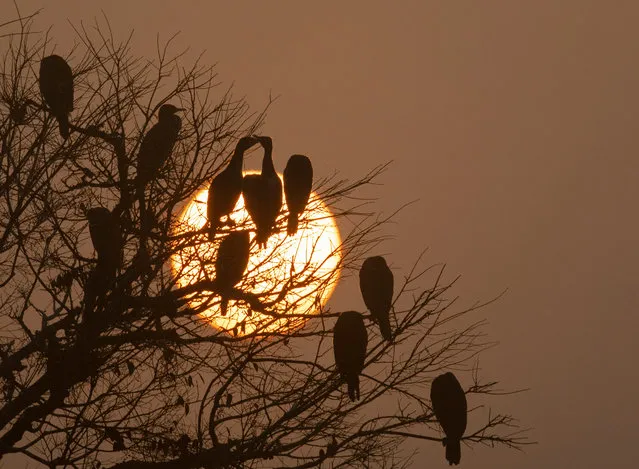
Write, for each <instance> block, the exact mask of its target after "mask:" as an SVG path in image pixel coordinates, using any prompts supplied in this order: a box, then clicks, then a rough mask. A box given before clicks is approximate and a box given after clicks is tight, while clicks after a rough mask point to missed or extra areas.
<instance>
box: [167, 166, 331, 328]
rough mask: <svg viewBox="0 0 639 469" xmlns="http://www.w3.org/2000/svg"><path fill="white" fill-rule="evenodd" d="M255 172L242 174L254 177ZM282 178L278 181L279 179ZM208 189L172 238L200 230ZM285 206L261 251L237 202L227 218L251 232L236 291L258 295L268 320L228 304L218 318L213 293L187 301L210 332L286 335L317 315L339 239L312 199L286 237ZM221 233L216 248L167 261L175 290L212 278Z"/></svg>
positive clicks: (198, 248)
mask: <svg viewBox="0 0 639 469" xmlns="http://www.w3.org/2000/svg"><path fill="white" fill-rule="evenodd" d="M255 173H257V171H245V172H244V174H255ZM281 178H282V176H281V175H280V179H281ZM207 197H208V189H203V190H201V191H199V192H198V193H197V195H196V196H195V198H194V199H193V200H192V201H191V202H190V203H189V204H188V205H187V206H186V208H185V209H184V211H183V212H182V214H181V216H180V218H179V222H178V226H177V228H176V232H175V234H176V235H181V234H185V233H188V232H193V231H198V230H201V229H202V228H204V226H205V225H206V221H207V219H206V201H207ZM287 214H288V211H287V207H286V203H284V204H283V210H282V213H281V214H280V218H279V220H280V222H279V226H280V227H283V228H282V229H281V230H280V232H279V233H276V234H273V235H272V236H271V237H270V238H269V240H268V243H267V245H266V247H265V248H264V249H259V248H258V247H257V246H256V244H255V242H254V241H253V238H254V237H255V224H254V223H253V222H252V221H251V219H250V217H249V215H248V212H247V211H246V209H245V208H244V199H243V198H242V197H240V200H239V202H238V204H237V205H236V207H235V212H234V213H233V214H232V215H231V216H232V218H233V220H234V221H235V222H236V224H237V226H242V228H243V229H249V230H250V231H251V254H250V258H249V264H248V268H247V271H246V274H245V276H244V279H243V280H242V281H241V282H240V284H238V285H237V288H239V289H241V290H242V291H244V292H247V293H249V292H250V293H252V294H254V295H258V297H259V300H260V301H261V302H262V303H263V304H265V305H267V308H266V310H267V311H268V312H270V313H272V314H268V313H259V312H256V311H251V309H250V307H249V306H248V304H246V303H245V302H243V301H235V300H231V301H230V302H229V308H228V312H227V315H226V316H222V315H221V314H220V308H219V300H220V297H219V296H216V295H213V293H209V292H204V294H201V295H197V296H193V297H192V299H191V301H190V306H191V307H193V308H202V307H203V305H205V304H208V305H209V306H208V308H206V309H205V310H204V312H202V313H201V316H202V317H203V318H205V319H206V320H208V321H209V322H210V323H211V325H213V326H214V327H216V328H219V329H222V330H226V331H233V332H234V333H235V334H250V333H253V332H259V333H264V332H275V331H280V332H281V331H287V330H290V329H296V328H299V327H301V326H302V325H303V324H304V323H305V322H306V320H307V319H308V316H309V315H314V314H318V312H319V311H320V308H321V306H322V305H324V304H325V303H326V301H328V299H329V297H330V295H331V293H332V292H333V290H334V288H335V285H336V284H337V280H338V276H339V268H338V266H339V261H340V259H341V256H340V251H339V246H340V244H341V239H340V235H339V230H338V228H337V225H336V223H335V219H334V218H333V215H332V213H331V212H330V210H329V209H328V207H327V206H326V205H325V204H324V203H323V202H322V201H321V199H320V198H319V197H318V195H317V194H315V193H314V192H312V193H311V196H310V199H309V202H308V205H307V207H306V210H305V212H304V213H303V214H302V215H301V216H300V224H299V230H298V232H297V233H296V234H295V235H294V236H287V234H286V216H287ZM230 229H233V228H229V227H225V228H224V229H222V230H220V231H219V232H218V233H217V236H216V243H210V242H208V239H207V238H206V236H205V235H202V239H203V240H204V241H203V242H201V243H199V244H196V245H195V246H193V245H190V246H187V247H184V248H183V249H181V250H180V251H179V252H178V253H176V254H175V255H173V257H172V265H173V270H174V272H175V275H176V276H177V284H178V287H184V286H187V285H189V284H192V283H195V282H198V281H202V280H205V279H213V278H215V268H214V262H215V256H216V254H217V246H218V245H219V241H220V240H221V239H222V238H223V237H224V236H225V235H226V233H227V232H228V230H230Z"/></svg>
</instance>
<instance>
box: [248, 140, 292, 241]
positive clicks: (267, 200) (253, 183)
mask: <svg viewBox="0 0 639 469" xmlns="http://www.w3.org/2000/svg"><path fill="white" fill-rule="evenodd" d="M257 139H258V141H259V142H260V143H261V144H262V147H264V159H263V160H262V173H261V174H249V175H246V176H244V181H243V183H242V193H243V194H244V204H245V205H246V210H247V211H248V213H249V215H250V216H251V219H252V220H253V223H255V227H256V229H257V236H256V238H255V239H256V241H257V244H258V245H259V246H261V247H264V246H265V245H266V241H268V238H269V236H271V234H272V233H273V229H274V225H275V222H276V220H277V216H278V215H279V213H280V210H281V209H282V181H281V180H280V177H279V176H278V175H277V172H276V171H275V166H273V141H272V140H271V138H270V137H257Z"/></svg>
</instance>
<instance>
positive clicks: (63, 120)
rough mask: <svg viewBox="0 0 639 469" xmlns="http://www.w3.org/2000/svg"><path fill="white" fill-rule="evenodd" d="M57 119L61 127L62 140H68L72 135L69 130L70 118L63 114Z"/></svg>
mask: <svg viewBox="0 0 639 469" xmlns="http://www.w3.org/2000/svg"><path fill="white" fill-rule="evenodd" d="M56 119H57V120H58V126H59V127H60V135H62V138H63V139H65V140H66V139H67V138H69V135H71V131H70V129H69V116H67V115H66V114H62V115H60V116H56Z"/></svg>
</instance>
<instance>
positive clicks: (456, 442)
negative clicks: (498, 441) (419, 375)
mask: <svg viewBox="0 0 639 469" xmlns="http://www.w3.org/2000/svg"><path fill="white" fill-rule="evenodd" d="M430 400H431V402H432V404H433V411H434V412H435V417H437V420H438V421H439V424H440V425H441V427H442V429H443V430H444V433H445V434H446V437H445V438H444V440H443V444H444V446H445V447H446V459H447V460H448V463H449V465H451V466H452V465H453V464H459V461H460V460H461V438H462V436H464V432H465V431H466V418H467V417H466V412H467V410H468V407H467V403H466V395H465V394H464V390H463V389H462V387H461V385H460V384H459V381H457V378H456V377H455V375H454V374H452V373H451V372H448V373H444V374H443V375H439V376H438V377H437V378H435V379H434V380H433V384H432V385H431V388H430Z"/></svg>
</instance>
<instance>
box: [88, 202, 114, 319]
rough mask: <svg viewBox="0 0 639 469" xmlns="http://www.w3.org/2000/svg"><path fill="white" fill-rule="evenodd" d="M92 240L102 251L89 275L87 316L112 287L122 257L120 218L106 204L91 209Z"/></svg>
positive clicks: (96, 247)
mask: <svg viewBox="0 0 639 469" xmlns="http://www.w3.org/2000/svg"><path fill="white" fill-rule="evenodd" d="M87 219H88V220H89V234H90V235H91V242H92V243H93V247H94V248H95V250H96V252H97V253H98V263H97V266H96V267H95V269H93V271H92V272H91V274H89V278H88V280H87V283H86V285H85V288H84V314H85V318H86V317H88V316H87V315H90V314H91V313H92V312H93V309H94V308H95V306H96V303H97V302H99V301H100V299H101V298H102V297H103V296H104V295H105V294H106V292H107V290H108V289H109V288H110V287H111V286H112V284H113V281H114V279H115V274H116V273H117V269H118V267H119V265H120V259H121V257H122V244H121V239H120V229H119V226H118V220H117V219H116V218H115V217H114V216H113V214H112V213H111V212H110V211H109V210H108V209H106V208H104V207H96V208H90V209H89V210H87Z"/></svg>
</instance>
